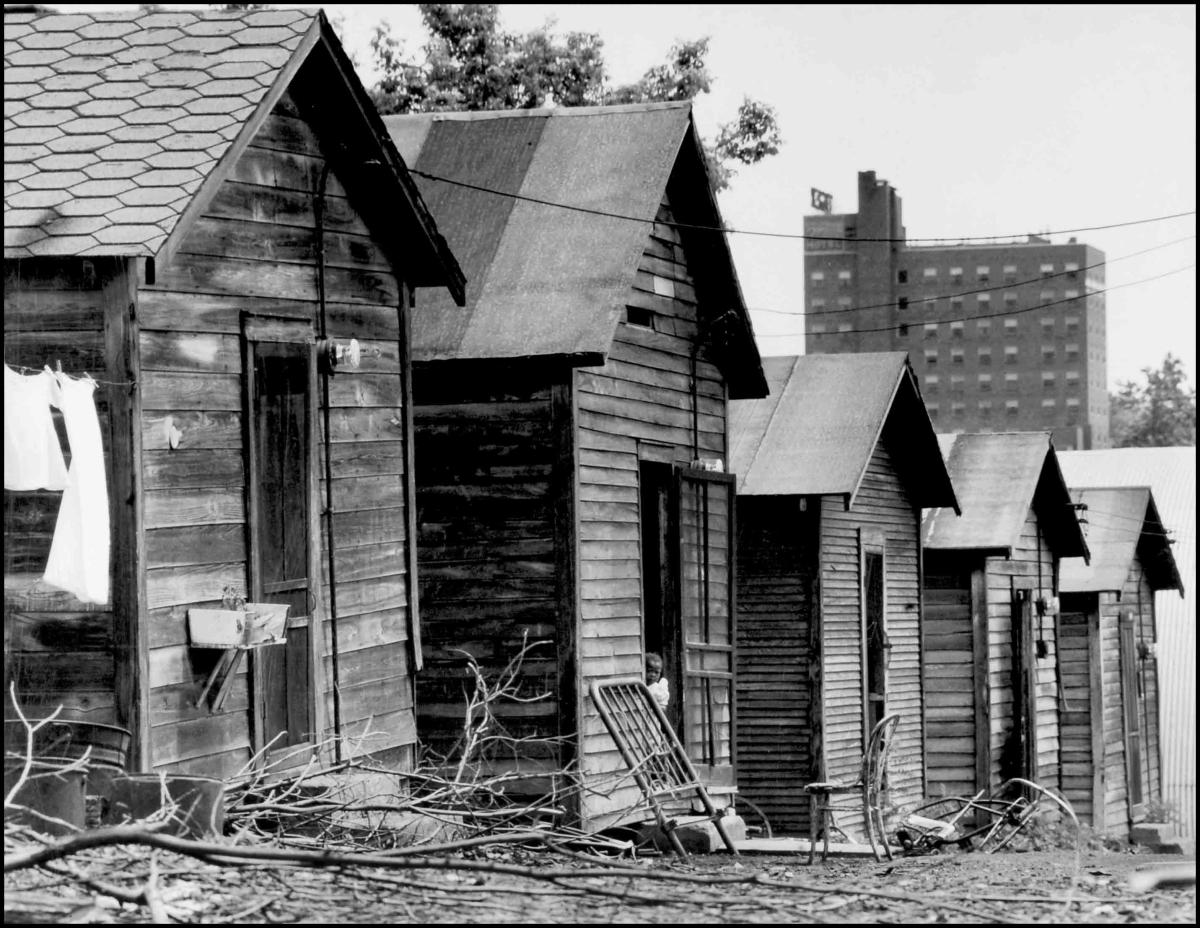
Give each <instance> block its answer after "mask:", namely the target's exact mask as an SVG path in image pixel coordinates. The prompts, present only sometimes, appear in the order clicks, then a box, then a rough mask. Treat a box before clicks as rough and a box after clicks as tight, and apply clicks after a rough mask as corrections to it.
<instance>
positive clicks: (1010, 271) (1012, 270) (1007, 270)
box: [1004, 264, 1017, 284]
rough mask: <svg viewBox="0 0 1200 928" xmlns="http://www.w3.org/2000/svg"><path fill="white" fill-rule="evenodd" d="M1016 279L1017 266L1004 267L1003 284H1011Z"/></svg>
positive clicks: (1007, 265) (1008, 265)
mask: <svg viewBox="0 0 1200 928" xmlns="http://www.w3.org/2000/svg"><path fill="white" fill-rule="evenodd" d="M1016 279H1017V266H1016V265H1015V264H1006V265H1004V282H1005V283H1006V284H1011V283H1013V282H1014V281H1015V280H1016Z"/></svg>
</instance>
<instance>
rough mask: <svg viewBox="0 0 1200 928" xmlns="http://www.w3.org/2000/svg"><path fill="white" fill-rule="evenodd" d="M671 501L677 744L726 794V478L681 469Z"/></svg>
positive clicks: (729, 517)
mask: <svg viewBox="0 0 1200 928" xmlns="http://www.w3.org/2000/svg"><path fill="white" fill-rule="evenodd" d="M676 495H677V506H676V511H677V513H678V527H679V546H678V552H679V554H678V564H679V614H680V621H679V627H680V631H681V633H682V653H683V667H682V675H683V699H682V704H683V743H684V746H685V748H686V749H687V752H688V756H689V757H690V758H691V760H692V763H693V764H694V765H695V766H696V769H697V771H698V772H699V773H700V774H701V776H702V777H703V778H704V780H705V783H706V785H709V784H711V785H713V786H729V787H732V786H733V785H734V783H735V782H736V780H735V776H734V758H733V732H734V715H733V714H734V701H733V692H734V651H733V647H734V641H735V631H736V630H735V627H734V601H733V598H734V589H733V563H734V551H733V539H734V534H733V528H734V523H733V503H734V478H733V477H732V476H731V475H729V474H722V473H715V472H711V471H703V470H694V469H690V468H681V469H680V470H679V472H678V481H677V483H676Z"/></svg>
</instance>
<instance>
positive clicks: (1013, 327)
mask: <svg viewBox="0 0 1200 928" xmlns="http://www.w3.org/2000/svg"><path fill="white" fill-rule="evenodd" d="M1016 331H1017V320H1016V319H1014V318H1012V316H1009V317H1008V318H1007V319H1005V320H1004V334H1005V335H1012V334H1013V333H1014V332H1016Z"/></svg>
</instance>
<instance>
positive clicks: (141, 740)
mask: <svg viewBox="0 0 1200 928" xmlns="http://www.w3.org/2000/svg"><path fill="white" fill-rule="evenodd" d="M137 273H138V265H137V261H136V259H128V260H126V261H124V262H122V263H121V264H119V265H117V266H115V267H113V268H112V276H111V278H110V279H109V281H108V283H107V284H106V285H105V287H104V348H105V354H106V355H107V357H108V367H107V370H106V372H105V379H107V380H109V381H111V385H109V386H107V387H106V390H107V391H108V393H107V395H108V400H109V424H110V429H111V438H112V445H111V447H112V486H110V487H109V511H110V513H111V524H112V550H111V555H110V556H111V557H112V559H113V565H114V569H113V572H112V574H113V588H112V593H111V598H112V604H113V652H114V654H113V657H114V661H115V664H116V666H115V672H116V673H115V679H116V689H117V693H116V696H117V717H118V719H119V720H120V724H121V725H122V726H124V727H125V728H128V729H129V731H130V732H131V733H132V735H133V739H132V744H131V749H130V757H129V768H130V770H133V771H141V772H145V771H148V770H150V769H151V766H152V763H153V758H152V757H151V751H150V649H149V635H148V631H147V629H146V623H145V618H144V617H145V615H146V533H145V525H144V514H145V495H144V492H143V488H142V393H141V361H140V357H139V354H138V321H137V305H138V279H137ZM117 384H129V385H128V386H117Z"/></svg>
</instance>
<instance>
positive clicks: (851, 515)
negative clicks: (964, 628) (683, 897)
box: [820, 429, 925, 806]
mask: <svg viewBox="0 0 1200 928" xmlns="http://www.w3.org/2000/svg"><path fill="white" fill-rule="evenodd" d="M902 441H903V436H898V435H896V434H895V433H894V432H892V431H891V430H890V429H885V430H884V436H883V440H882V441H880V442H879V443H878V444H877V445H876V447H875V451H874V453H873V454H872V456H871V461H870V464H869V465H868V468H867V473H866V475H865V476H864V478H863V481H862V485H861V487H860V489H859V493H858V497H857V498H856V499H855V501H854V505H853V507H852V508H851V509H850V511H848V512H847V511H846V510H845V509H844V506H843V502H842V500H841V499H840V498H835V497H824V498H823V499H822V508H821V581H820V583H821V624H822V665H823V666H822V670H823V681H822V693H823V704H824V705H823V713H822V726H823V740H824V764H825V776H826V777H828V778H831V779H848V780H851V781H853V780H854V779H855V777H856V776H857V775H858V770H859V764H860V763H861V761H862V753H863V741H864V736H863V699H864V693H863V667H862V606H861V599H860V588H861V578H860V576H859V536H860V533H861V534H862V535H863V536H864V537H867V538H869V537H870V536H871V535H872V534H873V533H882V535H883V538H884V569H885V571H886V576H885V599H886V610H887V612H886V615H887V634H888V637H889V639H890V640H891V644H892V648H891V652H890V658H889V660H888V662H887V702H886V707H887V708H886V711H887V712H899V713H900V717H901V718H900V726H899V728H898V729H897V737H896V743H895V745H894V746H893V748H892V754H891V759H890V762H889V778H890V781H891V798H892V802H893V803H895V804H896V805H900V806H902V805H904V804H905V803H911V802H915V801H917V800H918V799H920V798H921V796H922V794H923V790H924V785H925V774H924V762H923V757H922V755H923V750H924V722H923V715H924V712H923V708H924V707H923V703H922V691H921V648H920V626H921V613H920V605H919V604H920V589H919V584H920V577H919V574H920V568H919V561H920V552H919V550H918V545H919V544H920V540H919V531H918V529H919V522H920V510H919V509H918V508H916V507H915V506H914V505H913V502H912V499H911V498H910V496H909V494H908V490H907V488H906V487H905V485H904V483H903V481H902V480H901V479H900V476H899V474H898V473H897V472H896V468H895V465H894V464H893V462H892V453H891V449H892V448H899V447H901V445H900V442H902Z"/></svg>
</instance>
